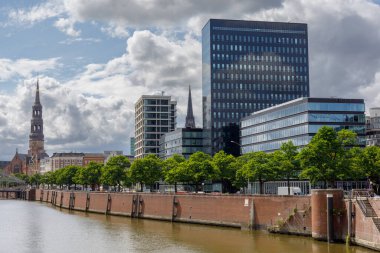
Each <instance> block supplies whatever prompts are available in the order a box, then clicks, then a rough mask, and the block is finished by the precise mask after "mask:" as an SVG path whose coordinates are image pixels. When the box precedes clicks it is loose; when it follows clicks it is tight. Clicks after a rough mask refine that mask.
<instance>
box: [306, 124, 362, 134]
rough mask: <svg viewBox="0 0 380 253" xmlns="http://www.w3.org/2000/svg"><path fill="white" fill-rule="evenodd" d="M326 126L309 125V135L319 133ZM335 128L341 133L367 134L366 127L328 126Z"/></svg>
mask: <svg viewBox="0 0 380 253" xmlns="http://www.w3.org/2000/svg"><path fill="white" fill-rule="evenodd" d="M323 126H325V125H309V133H317V132H318V130H319V129H320V128H321V127H323ZM328 126H329V127H332V128H334V130H335V131H337V132H338V131H340V130H342V129H348V130H351V131H353V132H355V133H357V134H365V126H342V125H328Z"/></svg>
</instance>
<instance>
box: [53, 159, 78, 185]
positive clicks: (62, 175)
mask: <svg viewBox="0 0 380 253" xmlns="http://www.w3.org/2000/svg"><path fill="white" fill-rule="evenodd" d="M80 168H81V167H80V166H76V165H69V166H66V167H64V168H62V169H59V170H57V174H58V175H57V181H58V183H59V184H60V185H66V186H67V188H68V189H69V190H71V185H73V184H74V187H75V188H76V184H77V182H76V181H75V175H76V174H77V171H78V170H80Z"/></svg>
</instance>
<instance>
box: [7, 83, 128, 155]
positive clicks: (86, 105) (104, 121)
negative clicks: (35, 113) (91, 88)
mask: <svg viewBox="0 0 380 253" xmlns="http://www.w3.org/2000/svg"><path fill="white" fill-rule="evenodd" d="M35 83H36V79H35V78H33V79H28V80H26V81H25V82H22V83H20V84H19V85H18V86H17V88H16V90H15V93H16V95H4V94H0V122H1V125H0V139H1V143H4V144H5V145H1V146H0V152H1V154H2V156H1V157H2V158H3V159H4V158H5V159H9V157H11V156H12V155H13V154H14V150H15V147H16V148H19V150H20V152H25V151H26V150H27V143H28V134H29V129H30V121H29V119H31V116H32V109H31V108H32V105H33V101H34V95H35ZM39 83H40V90H41V92H40V94H41V95H40V96H41V103H42V105H43V118H44V134H45V149H47V151H48V152H49V151H50V154H51V153H52V152H59V151H67V152H68V151H78V152H79V151H90V152H91V151H93V152H95V151H97V152H101V151H103V150H105V149H120V147H126V146H127V141H128V140H129V136H130V134H131V133H133V124H130V121H131V120H132V119H133V117H134V114H133V111H132V110H131V109H130V105H129V103H127V101H126V98H122V97H112V96H109V97H95V96H89V95H85V94H79V93H77V91H76V90H74V89H72V88H71V87H70V85H67V84H61V83H59V82H58V81H57V80H55V79H53V78H49V77H40V78H39ZM15 97H17V99H15ZM131 127H132V128H131Z"/></svg>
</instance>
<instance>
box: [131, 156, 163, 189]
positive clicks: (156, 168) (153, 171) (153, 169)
mask: <svg viewBox="0 0 380 253" xmlns="http://www.w3.org/2000/svg"><path fill="white" fill-rule="evenodd" d="M161 167H162V161H161V160H160V159H159V158H158V157H157V156H156V155H153V154H150V155H147V156H146V157H144V158H141V159H136V160H135V161H134V162H133V164H132V166H131V168H130V170H129V176H130V178H131V180H132V182H133V183H139V184H140V191H143V186H144V185H149V186H150V187H151V188H150V189H152V186H153V184H154V183H155V182H157V181H159V180H160V178H161V173H162V171H161Z"/></svg>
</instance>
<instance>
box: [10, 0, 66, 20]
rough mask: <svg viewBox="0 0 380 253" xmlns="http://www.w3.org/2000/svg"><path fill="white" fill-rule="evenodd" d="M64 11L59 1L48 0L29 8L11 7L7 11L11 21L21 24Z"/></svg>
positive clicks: (53, 15)
mask: <svg viewBox="0 0 380 253" xmlns="http://www.w3.org/2000/svg"><path fill="white" fill-rule="evenodd" d="M64 11H65V9H64V6H63V4H62V2H61V1H49V2H45V3H42V4H38V5H35V6H33V7H31V8H29V9H12V10H10V12H9V13H8V17H9V19H10V21H11V22H15V23H21V24H31V25H32V24H34V23H37V22H41V21H43V20H46V19H49V18H54V17H57V16H59V15H61V14H62V13H63V12H64Z"/></svg>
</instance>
